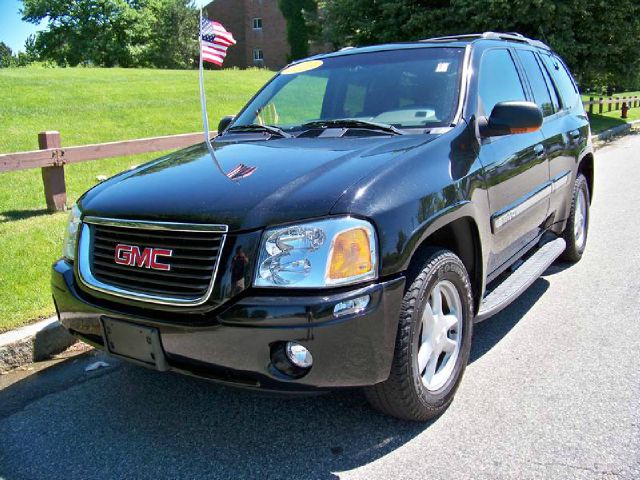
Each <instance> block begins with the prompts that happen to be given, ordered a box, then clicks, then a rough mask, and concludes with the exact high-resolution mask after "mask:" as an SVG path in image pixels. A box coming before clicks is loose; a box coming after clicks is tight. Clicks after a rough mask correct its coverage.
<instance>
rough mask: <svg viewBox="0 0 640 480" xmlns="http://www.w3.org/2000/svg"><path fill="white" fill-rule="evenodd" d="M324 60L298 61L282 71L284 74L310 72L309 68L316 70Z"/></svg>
mask: <svg viewBox="0 0 640 480" xmlns="http://www.w3.org/2000/svg"><path fill="white" fill-rule="evenodd" d="M322 63H323V62H322V60H309V61H308V62H302V63H296V64H295V65H291V66H290V67H288V68H285V69H284V70H282V71H281V72H280V73H281V74H282V75H291V74H293V73H302V72H308V71H309V70H315V69H316V68H318V67H319V66H321V65H322Z"/></svg>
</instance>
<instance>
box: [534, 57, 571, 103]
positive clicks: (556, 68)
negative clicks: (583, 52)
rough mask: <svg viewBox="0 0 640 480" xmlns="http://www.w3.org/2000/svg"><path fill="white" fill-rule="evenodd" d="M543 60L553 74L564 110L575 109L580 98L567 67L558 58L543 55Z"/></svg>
mask: <svg viewBox="0 0 640 480" xmlns="http://www.w3.org/2000/svg"><path fill="white" fill-rule="evenodd" d="M542 58H543V60H544V62H545V64H546V65H547V69H548V70H549V72H551V76H552V77H553V81H554V82H555V84H556V86H557V87H558V90H559V92H560V97H561V98H562V107H563V108H573V107H575V106H576V104H577V103H578V100H579V99H580V96H579V95H578V89H577V88H576V85H575V83H573V80H572V79H571V76H570V75H569V72H568V71H567V67H565V65H564V63H562V62H561V61H560V60H559V59H558V58H556V57H552V56H551V55H547V54H543V55H542Z"/></svg>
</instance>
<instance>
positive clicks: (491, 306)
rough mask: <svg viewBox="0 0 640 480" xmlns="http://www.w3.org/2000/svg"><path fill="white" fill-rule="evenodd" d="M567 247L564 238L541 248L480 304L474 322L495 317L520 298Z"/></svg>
mask: <svg viewBox="0 0 640 480" xmlns="http://www.w3.org/2000/svg"><path fill="white" fill-rule="evenodd" d="M565 247H566V242H565V241H564V239H562V238H556V239H555V240H552V241H550V242H547V243H545V244H544V245H543V246H542V247H540V248H539V249H538V250H537V251H536V252H535V253H534V254H533V255H531V256H530V257H529V258H527V259H526V260H525V261H524V262H523V263H522V265H520V266H519V267H518V268H517V269H516V271H515V272H513V273H512V274H511V275H509V277H507V278H506V279H505V280H504V281H503V282H502V283H501V284H500V285H498V286H497V287H496V288H495V289H494V290H493V291H492V292H491V293H489V294H488V295H487V296H486V297H484V299H483V300H482V303H481V304H480V311H479V312H478V314H477V315H476V318H475V320H474V321H475V323H478V322H481V321H483V320H486V319H487V318H489V317H491V316H493V315H495V314H496V313H498V312H500V311H501V310H502V309H504V308H505V307H507V306H508V305H509V304H510V303H511V302H513V301H514V300H515V299H516V298H518V297H519V296H520V295H521V294H522V293H523V292H524V291H525V290H526V289H527V288H529V287H530V286H531V284H532V283H533V282H535V281H536V280H537V279H538V277H540V275H542V274H543V273H544V271H545V270H546V269H547V268H549V266H550V265H551V264H552V263H553V262H554V261H555V260H556V258H558V257H559V256H560V255H561V254H562V252H564V249H565Z"/></svg>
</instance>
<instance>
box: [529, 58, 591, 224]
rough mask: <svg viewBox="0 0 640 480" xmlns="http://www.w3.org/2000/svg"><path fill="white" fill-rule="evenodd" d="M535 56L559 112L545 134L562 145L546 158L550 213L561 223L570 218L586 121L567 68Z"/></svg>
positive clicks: (551, 60) (585, 133)
mask: <svg viewBox="0 0 640 480" xmlns="http://www.w3.org/2000/svg"><path fill="white" fill-rule="evenodd" d="M538 55H539V58H541V59H542V65H543V66H544V73H545V74H546V78H547V80H548V81H549V82H550V84H551V87H552V89H553V90H555V92H556V95H557V97H558V102H559V111H558V113H557V114H556V115H555V116H554V118H553V121H552V122H550V124H549V128H548V129H546V130H544V134H545V136H549V137H550V136H551V135H554V136H555V138H558V140H557V141H556V143H558V144H560V143H562V150H561V151H558V152H556V153H554V154H552V155H550V156H549V173H550V177H551V180H552V182H553V193H552V194H551V204H550V212H551V213H553V214H554V219H555V221H556V222H562V221H564V220H565V219H566V218H567V217H568V216H569V198H570V195H571V186H572V185H573V182H574V180H575V171H576V165H577V163H578V161H579V157H580V152H582V151H583V150H584V149H585V148H586V146H587V142H588V140H589V134H590V130H589V120H588V118H587V115H586V113H585V111H584V107H583V106H582V101H581V98H580V93H579V92H578V88H577V86H576V84H575V82H574V81H573V79H572V78H571V75H570V74H569V70H568V69H567V67H566V65H565V64H564V63H563V62H562V61H561V60H560V59H559V58H558V57H556V56H555V55H553V54H552V53H551V52H539V54H538ZM558 148H559V147H558Z"/></svg>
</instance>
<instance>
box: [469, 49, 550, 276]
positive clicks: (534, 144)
mask: <svg viewBox="0 0 640 480" xmlns="http://www.w3.org/2000/svg"><path fill="white" fill-rule="evenodd" d="M514 54H515V52H514V51H513V50H511V49H509V48H492V49H488V50H486V51H485V52H484V53H483V55H482V59H481V62H480V71H479V75H478V96H479V98H478V105H479V112H478V114H479V115H486V116H488V115H489V114H490V113H491V110H492V109H493V107H494V106H495V104H496V103H498V102H504V101H512V100H520V101H524V100H531V96H530V94H529V93H528V89H526V88H525V87H524V85H525V84H524V82H523V81H522V72H520V71H519V70H518V67H517V64H516V62H515V61H514ZM543 143H544V137H543V135H542V132H540V131H536V132H532V133H523V134H513V135H505V136H500V137H491V138H484V139H482V141H481V145H480V160H481V162H482V164H483V167H484V172H485V178H486V182H487V190H488V195H489V206H490V212H491V230H492V237H493V245H492V251H491V253H490V259H489V272H493V271H499V269H500V267H501V266H502V265H504V264H506V263H507V262H508V261H509V260H510V259H511V258H512V257H513V256H514V255H517V254H518V253H519V252H520V251H522V250H523V249H524V248H526V247H528V246H529V245H530V244H531V243H532V242H533V241H535V240H536V239H537V237H538V235H539V233H540V231H541V226H542V225H543V224H544V222H545V219H546V217H547V213H548V209H549V196H548V195H549V192H550V187H549V165H548V162H547V159H546V152H545V150H544V145H543ZM490 274H491V273H490Z"/></svg>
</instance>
